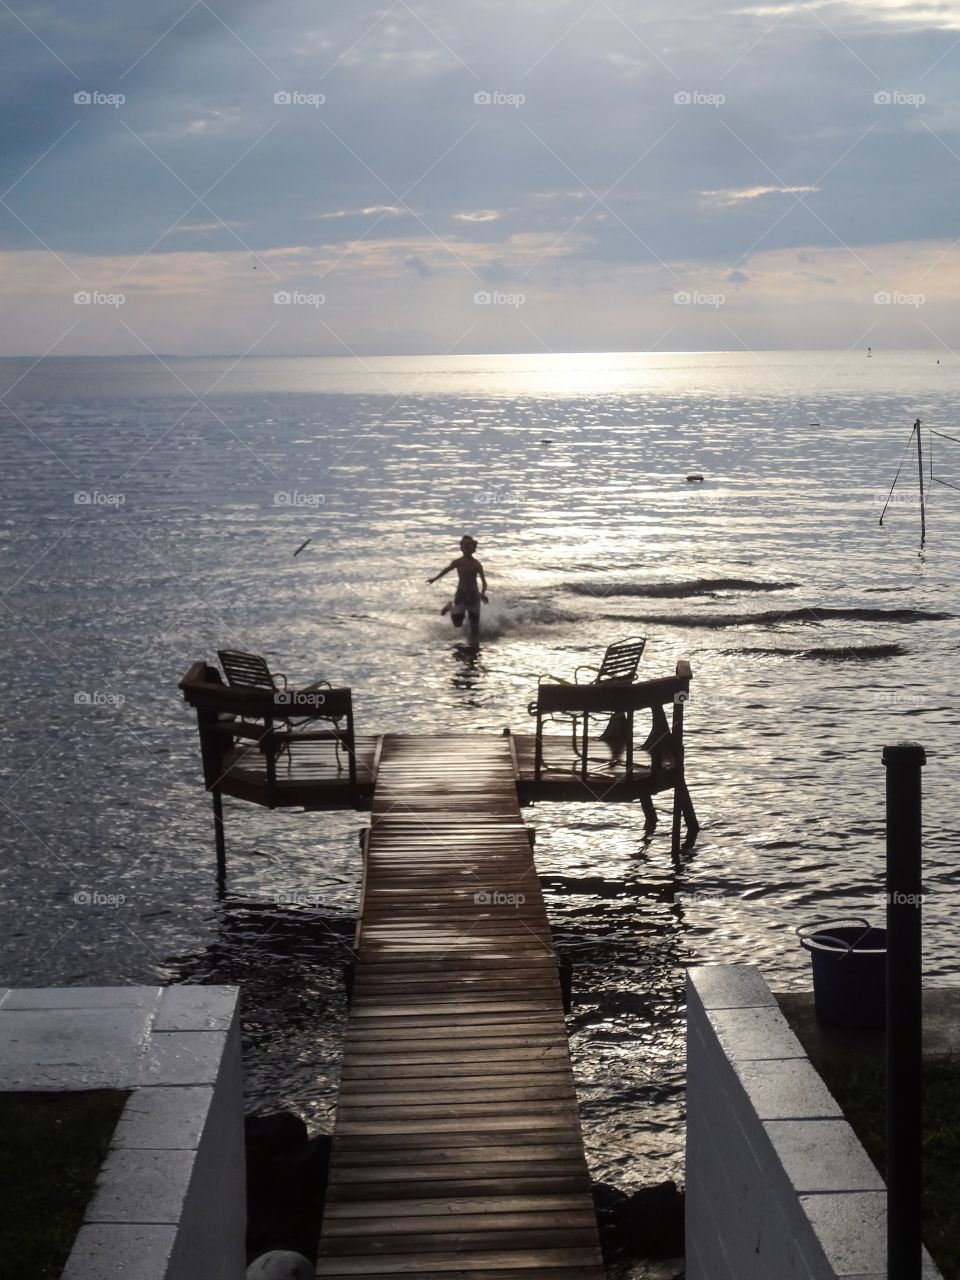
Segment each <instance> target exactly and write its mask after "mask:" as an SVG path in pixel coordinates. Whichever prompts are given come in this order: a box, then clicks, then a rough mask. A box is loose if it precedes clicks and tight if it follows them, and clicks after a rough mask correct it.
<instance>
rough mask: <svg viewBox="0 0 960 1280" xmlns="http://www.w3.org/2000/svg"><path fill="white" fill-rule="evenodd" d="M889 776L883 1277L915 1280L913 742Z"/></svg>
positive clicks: (889, 759)
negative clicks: (885, 1192) (884, 1271)
mask: <svg viewBox="0 0 960 1280" xmlns="http://www.w3.org/2000/svg"><path fill="white" fill-rule="evenodd" d="M883 763H884V765H885V767H886V770H887V1276H888V1280H920V1275H921V1264H922V1253H921V1250H922V1243H921V1208H922V1200H921V1195H922V1168H921V1152H922V1145H921V1144H922V1139H921V1130H920V1120H921V1067H922V1062H923V1041H922V1036H923V973H922V955H923V951H922V946H923V939H922V900H923V899H922V878H921V865H920V863H921V784H920V770H921V768H922V766H923V765H924V764H925V763H926V753H925V752H924V749H923V747H922V746H920V744H919V743H917V742H900V743H897V744H896V745H895V746H888V747H884V749H883Z"/></svg>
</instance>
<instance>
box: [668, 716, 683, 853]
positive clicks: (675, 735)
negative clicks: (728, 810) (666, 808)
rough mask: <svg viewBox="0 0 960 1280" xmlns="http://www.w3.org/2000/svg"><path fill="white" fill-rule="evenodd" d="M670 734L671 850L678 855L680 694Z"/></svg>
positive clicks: (681, 772)
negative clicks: (672, 771)
mask: <svg viewBox="0 0 960 1280" xmlns="http://www.w3.org/2000/svg"><path fill="white" fill-rule="evenodd" d="M670 736H671V738H672V740H673V743H672V745H673V769H674V782H673V830H672V832H671V835H670V852H671V853H672V854H673V855H674V856H676V855H677V854H678V853H679V852H680V817H681V814H682V806H683V798H682V795H681V785H680V784H681V782H682V779H683V700H682V699H681V697H680V695H679V694H677V695H676V697H675V698H674V700H673V729H672V732H671V735H670Z"/></svg>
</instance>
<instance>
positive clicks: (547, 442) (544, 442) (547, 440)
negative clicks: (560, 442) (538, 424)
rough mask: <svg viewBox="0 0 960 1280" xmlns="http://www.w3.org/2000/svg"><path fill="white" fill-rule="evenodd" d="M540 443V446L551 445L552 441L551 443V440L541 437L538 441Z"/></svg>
mask: <svg viewBox="0 0 960 1280" xmlns="http://www.w3.org/2000/svg"><path fill="white" fill-rule="evenodd" d="M540 443H541V444H553V441H552V440H551V439H549V438H548V437H547V436H542V437H541V440H540Z"/></svg>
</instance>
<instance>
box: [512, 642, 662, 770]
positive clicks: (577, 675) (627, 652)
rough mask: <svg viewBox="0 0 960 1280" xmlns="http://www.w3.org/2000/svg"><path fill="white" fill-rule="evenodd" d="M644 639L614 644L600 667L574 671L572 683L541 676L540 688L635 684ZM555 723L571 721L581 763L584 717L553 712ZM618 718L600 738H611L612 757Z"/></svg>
mask: <svg viewBox="0 0 960 1280" xmlns="http://www.w3.org/2000/svg"><path fill="white" fill-rule="evenodd" d="M646 643H647V641H646V637H645V636H633V637H631V638H629V639H626V640H615V641H614V642H613V644H611V645H608V646H607V650H606V652H605V653H604V655H603V660H602V661H601V663H600V665H599V667H593V666H588V665H581V666H579V667H577V668H576V669H575V670H574V673H573V680H564V679H563V678H562V677H558V676H550V675H542V676H540V677H539V679H538V681H537V683H538V684H634V683H635V682H636V679H637V668H638V667H639V666H640V659H641V657H642V656H643V650H644V647H645V646H646ZM581 672H590V673H592V676H593V678H592V679H590V680H584V679H581ZM527 711H528V712H529V713H530V715H532V716H535V715H536V714H537V702H536V701H533V702H531V703H530V704H529V706H528V707H527ZM550 718H551V719H552V720H570V722H571V735H572V741H573V750H574V754H575V755H576V756H577V758H578V759H579V758H580V756H581V749H580V744H579V743H578V741H577V731H578V728H579V723H580V720H581V719H582V718H583V717H582V715H581V713H579V712H577V713H574V712H569V713H567V712H551V713H550ZM615 720H616V717H615V716H613V717H611V719H610V723H609V724H608V725H607V728H606V729H605V730H604V732H603V734H601V735H600V737H601V739H603V738H604V736H605V735H609V736H610V739H611V753H613V740H614V738H615V736H616V727H615V724H614V721H615Z"/></svg>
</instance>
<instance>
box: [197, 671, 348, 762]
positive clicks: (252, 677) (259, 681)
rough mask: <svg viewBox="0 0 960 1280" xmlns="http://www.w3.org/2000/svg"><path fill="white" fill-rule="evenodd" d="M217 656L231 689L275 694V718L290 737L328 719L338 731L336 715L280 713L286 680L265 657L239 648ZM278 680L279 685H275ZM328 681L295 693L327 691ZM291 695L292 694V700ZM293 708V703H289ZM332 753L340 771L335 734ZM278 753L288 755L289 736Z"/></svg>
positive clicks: (338, 738)
mask: <svg viewBox="0 0 960 1280" xmlns="http://www.w3.org/2000/svg"><path fill="white" fill-rule="evenodd" d="M217 657H218V658H219V659H220V665H221V666H222V667H223V674H224V675H225V676H226V677H227V684H228V685H229V686H230V687H231V689H257V690H263V691H264V692H272V693H276V695H277V699H276V701H277V709H278V714H277V717H276V718H277V719H278V720H279V721H280V722H281V723H282V724H284V725H285V726H286V729H287V732H288V734H289V735H291V736H292V735H293V734H295V733H296V731H297V730H298V729H305V728H306V727H307V726H308V725H310V724H313V723H314V721H316V720H329V721H331V722H332V723H333V724H334V726H335V727H336V728H337V729H339V722H340V717H339V716H325V715H322V714H317V713H316V712H315V713H314V714H312V715H308V716H295V715H294V716H291V715H284V714H283V706H284V702H285V699H284V695H285V693H286V691H287V677H286V676H285V675H284V674H283V672H282V671H271V670H270V668H269V666H268V665H267V661H266V659H265V658H263V657H261V656H260V654H258V653H243V652H242V651H241V650H239V649H218V650H217ZM278 681H282V683H279V684H278ZM330 687H331V686H330V681H329V680H316V681H314V683H313V684H310V685H307V686H305V688H303V689H301V690H298V691H297V692H298V695H300V696H302V695H304V694H309V693H311V692H313V691H315V690H317V689H329V688H330ZM292 697H293V695H292V694H291V699H292ZM291 705H292V703H291ZM332 737H333V744H334V753H335V755H336V759H337V767H338V768H343V763H342V761H341V759H340V735H339V732H335V733H334V734H333V735H332ZM280 751H281V752H282V751H286V753H287V757H288V758H289V756H290V737H288V738H287V740H286V741H285V742H284V743H282V745H281V746H280Z"/></svg>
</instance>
